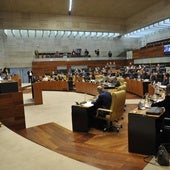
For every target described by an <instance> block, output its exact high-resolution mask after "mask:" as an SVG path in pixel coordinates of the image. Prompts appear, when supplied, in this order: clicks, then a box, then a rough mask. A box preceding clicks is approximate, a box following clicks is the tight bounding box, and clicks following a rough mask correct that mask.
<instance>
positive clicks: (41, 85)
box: [33, 81, 69, 104]
mask: <svg viewBox="0 0 170 170" xmlns="http://www.w3.org/2000/svg"><path fill="white" fill-rule="evenodd" d="M43 90H65V91H67V90H69V86H68V82H67V81H41V82H35V83H33V96H34V97H33V98H34V104H43V96H42V91H43Z"/></svg>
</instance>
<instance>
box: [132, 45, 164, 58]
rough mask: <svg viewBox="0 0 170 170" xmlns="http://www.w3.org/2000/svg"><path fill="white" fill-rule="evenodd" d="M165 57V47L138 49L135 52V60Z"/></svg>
mask: <svg viewBox="0 0 170 170" xmlns="http://www.w3.org/2000/svg"><path fill="white" fill-rule="evenodd" d="M163 56H164V51H163V45H160V46H154V47H149V48H143V49H138V50H134V51H133V59H139V58H151V57H163Z"/></svg>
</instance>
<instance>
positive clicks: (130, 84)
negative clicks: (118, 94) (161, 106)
mask: <svg viewBox="0 0 170 170" xmlns="http://www.w3.org/2000/svg"><path fill="white" fill-rule="evenodd" d="M125 81H126V82H127V91H128V92H130V93H133V94H136V95H138V96H140V97H143V96H144V95H145V93H148V84H150V82H149V81H146V82H145V81H141V80H135V79H125Z"/></svg>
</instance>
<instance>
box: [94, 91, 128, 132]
mask: <svg viewBox="0 0 170 170" xmlns="http://www.w3.org/2000/svg"><path fill="white" fill-rule="evenodd" d="M125 100H126V92H125V90H120V91H115V92H113V93H112V103H111V108H110V109H103V108H98V109H97V114H96V118H97V119H103V120H106V121H107V127H105V128H104V131H116V132H119V130H120V129H121V128H122V125H121V124H120V123H119V122H118V121H119V120H120V119H122V117H123V113H124V106H125ZM101 112H106V116H105V117H103V116H101V115H100V113H101Z"/></svg>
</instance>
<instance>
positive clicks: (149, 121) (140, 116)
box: [128, 109, 162, 155]
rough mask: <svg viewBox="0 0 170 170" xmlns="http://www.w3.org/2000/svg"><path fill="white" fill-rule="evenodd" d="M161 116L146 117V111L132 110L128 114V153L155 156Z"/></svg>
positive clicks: (158, 143)
mask: <svg viewBox="0 0 170 170" xmlns="http://www.w3.org/2000/svg"><path fill="white" fill-rule="evenodd" d="M161 120H162V117H161V115H159V116H153V115H152V116H150V115H146V110H137V109H136V110H133V111H132V112H130V113H129V114H128V149H129V152H134V153H139V154H144V155H155V154H156V153H157V147H158V146H159V145H160V128H159V127H160V122H161Z"/></svg>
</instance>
